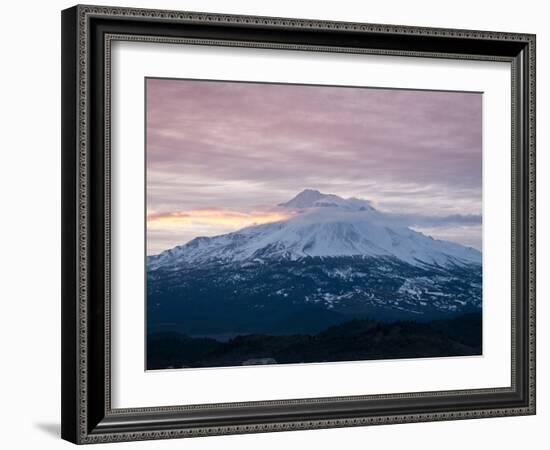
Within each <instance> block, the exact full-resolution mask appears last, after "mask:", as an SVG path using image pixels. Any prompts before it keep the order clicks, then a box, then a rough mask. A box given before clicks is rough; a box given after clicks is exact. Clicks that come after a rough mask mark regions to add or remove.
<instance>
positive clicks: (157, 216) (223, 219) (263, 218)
mask: <svg viewBox="0 0 550 450" xmlns="http://www.w3.org/2000/svg"><path fill="white" fill-rule="evenodd" d="M286 218H288V215H286V214H283V213H281V212H276V211H253V212H251V213H242V212H239V211H232V210H224V209H216V208H212V209H194V210H187V211H176V212H170V213H160V212H149V213H148V214H147V227H148V228H155V229H162V228H175V227H182V228H184V227H189V226H191V227H192V226H194V225H214V226H220V227H223V228H224V229H227V228H231V229H235V230H238V229H239V228H243V227H247V226H250V225H259V224H262V223H269V222H277V221H279V220H284V219H286Z"/></svg>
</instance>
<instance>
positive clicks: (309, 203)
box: [277, 189, 374, 211]
mask: <svg viewBox="0 0 550 450" xmlns="http://www.w3.org/2000/svg"><path fill="white" fill-rule="evenodd" d="M277 206H281V207H283V208H297V209H305V208H320V207H339V208H343V209H347V210H362V211H365V210H370V211H373V210H374V208H373V207H372V206H371V204H370V202H369V201H368V200H360V199H357V198H354V197H352V198H342V197H339V196H338V195H334V194H323V193H322V192H320V191H318V190H316V189H304V190H303V191H302V192H300V193H299V194H298V195H296V196H295V197H294V198H292V199H291V200H289V201H288V202H286V203H279V204H278V205H277Z"/></svg>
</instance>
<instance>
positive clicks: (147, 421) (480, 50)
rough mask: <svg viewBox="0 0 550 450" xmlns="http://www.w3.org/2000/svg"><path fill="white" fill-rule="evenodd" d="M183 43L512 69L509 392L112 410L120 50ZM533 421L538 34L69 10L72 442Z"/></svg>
mask: <svg viewBox="0 0 550 450" xmlns="http://www.w3.org/2000/svg"><path fill="white" fill-rule="evenodd" d="M113 40H134V41H135V40H137V41H147V42H151V41H152V42H173V43H178V42H184V43H192V44H197V45H221V46H244V47H260V48H265V49H266V51H269V49H270V48H277V49H291V50H292V49H293V50H304V51H312V50H313V51H323V52H347V53H364V54H384V55H402V56H411V57H437V58H452V59H477V60H494V61H508V62H510V63H511V65H512V94H511V95H512V117H511V129H512V142H511V145H512V174H511V176H512V192H511V196H512V211H511V220H512V236H511V238H512V261H511V270H512V286H511V290H512V342H511V352H512V374H511V375H512V377H511V379H512V383H511V386H509V387H505V388H494V389H475V390H468V391H466V390H457V391H448V392H423V393H419V394H407V393H404V394H388V395H370V396H355V397H329V398H317V399H289V400H284V401H276V402H270V401H263V402H260V401H258V402H250V403H240V404H231V403H229V404H216V405H210V406H207V407H205V406H204V405H188V406H173V407H155V408H138V409H131V410H130V409H113V408H111V401H110V393H111V391H110V370H111V363H110V326H111V324H110V175H111V174H110V138H109V137H110V115H109V112H110V43H111V42H112V41H113ZM534 413H535V36H534V35H530V34H514V33H500V32H485V31H468V30H449V29H434V28H418V27H404V26H393V25H373V24H361V23H344V22H328V21H311V20H301V19H300V20H298V19H282V18H269V17H252V16H232V15H216V14H203V13H190V12H178V11H157V10H144V9H127V8H114V7H98V6H75V7H73V8H70V9H67V10H65V11H63V12H62V437H63V438H64V439H67V440H69V441H72V442H75V443H79V444H80V443H94V442H107V441H127V440H140V439H161V438H172V437H187V436H203V435H215V434H229V433H250V432H265V431H282V430H295V429H311V428H328V427H344V426H357V425H370V424H387V423H402V422H420V421H434V420H449V419H467V418H478V417H493V416H509V415H527V414H534Z"/></svg>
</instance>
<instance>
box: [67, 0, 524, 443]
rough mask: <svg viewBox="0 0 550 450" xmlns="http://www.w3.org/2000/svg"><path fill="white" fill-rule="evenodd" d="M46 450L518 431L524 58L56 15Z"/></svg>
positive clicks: (424, 39) (430, 36)
mask: <svg viewBox="0 0 550 450" xmlns="http://www.w3.org/2000/svg"><path fill="white" fill-rule="evenodd" d="M62 84H63V88H62V109H63V117H62V192H63V194H62V195H63V197H62V206H63V208H62V214H63V217H62V225H63V230H62V233H63V239H62V245H63V247H62V277H63V279H62V437H63V438H64V439H67V440H69V441H71V442H74V443H79V444H83V443H98V442H110V441H131V440H142V439H166V438H177V437H193V436H207V435H218V434H233V433H252V432H268V431H284V430H298V429H312V428H328V427H347V426H362V425H375V424H389V423H403V422H421V421H436V420H451V419H468V418H484V417H495V416H509V415H528V414H534V413H535V36H534V35H531V34H516V33H507V32H486V31H469V30H450V29H433V28H420V27H405V26H394V25H375V24H364V23H346V22H328V21H313V20H303V19H299V20H298V19H283V18H270V17H252V16H232V15H216V14H204V13H191V12H179V11H158V10H144V9H129V8H111V7H99V6H97V7H96V6H75V7H73V8H70V9H67V10H65V11H63V12H62Z"/></svg>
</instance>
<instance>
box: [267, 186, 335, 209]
mask: <svg viewBox="0 0 550 450" xmlns="http://www.w3.org/2000/svg"><path fill="white" fill-rule="evenodd" d="M330 197H334V198H338V199H340V197H338V196H336V195H332V194H322V193H321V192H319V191H318V190H316V189H304V190H303V191H302V192H300V193H299V194H298V195H296V196H295V197H294V198H292V199H291V200H289V201H288V202H286V203H280V204H279V205H278V206H283V207H285V208H311V207H313V206H315V203H316V202H318V201H319V200H324V199H326V198H330ZM340 200H341V199H340Z"/></svg>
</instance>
